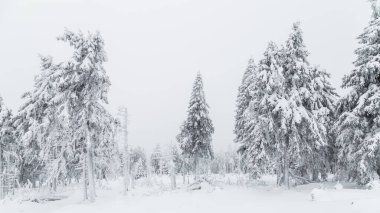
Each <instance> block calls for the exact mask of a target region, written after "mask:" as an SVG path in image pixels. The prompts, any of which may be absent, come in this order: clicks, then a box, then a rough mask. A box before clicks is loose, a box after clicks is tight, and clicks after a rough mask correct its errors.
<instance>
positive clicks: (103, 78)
mask: <svg viewBox="0 0 380 213" xmlns="http://www.w3.org/2000/svg"><path fill="white" fill-rule="evenodd" d="M58 40H60V41H63V42H66V43H68V44H69V45H70V46H71V47H73V49H74V52H73V55H72V57H71V58H70V59H69V60H68V61H66V62H63V63H58V64H54V63H53V62H52V60H50V62H49V63H45V65H44V66H45V69H48V70H50V72H49V81H48V82H50V84H53V87H54V88H55V90H54V97H53V98H52V100H50V103H53V104H54V106H57V108H51V107H50V108H49V110H53V109H54V110H55V116H57V117H58V118H61V119H63V118H64V119H67V125H68V126H69V128H70V131H71V132H70V134H71V137H72V139H71V141H75V147H76V148H77V149H79V150H81V162H82V168H83V172H82V175H83V183H84V197H85V199H87V198H89V199H90V200H91V201H93V200H94V199H95V175H94V168H95V167H96V165H95V163H94V153H95V152H97V151H99V150H96V148H97V147H99V146H104V145H101V143H103V142H107V143H108V142H111V141H112V140H111V137H112V136H113V133H112V132H113V131H114V126H113V124H115V122H114V118H113V117H112V116H111V115H110V114H109V113H108V111H107V110H106V109H105V108H104V106H103V104H106V103H107V93H108V88H109V86H110V81H109V78H108V76H107V74H106V71H105V69H104V67H103V63H104V62H105V61H106V53H105V51H104V41H103V39H102V37H101V36H100V34H99V33H98V32H97V33H95V34H91V33H89V34H88V35H87V36H85V35H83V34H82V33H81V32H79V33H73V32H71V31H68V30H66V31H65V33H64V34H63V35H62V36H60V37H59V38H58ZM36 109H38V107H36ZM86 179H87V180H88V182H89V194H87V184H86Z"/></svg>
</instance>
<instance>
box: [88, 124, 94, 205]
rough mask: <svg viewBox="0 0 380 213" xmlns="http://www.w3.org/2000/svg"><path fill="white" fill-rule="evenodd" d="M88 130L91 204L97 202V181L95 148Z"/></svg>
mask: <svg viewBox="0 0 380 213" xmlns="http://www.w3.org/2000/svg"><path fill="white" fill-rule="evenodd" d="M89 133H90V132H89V129H87V162H88V166H87V168H88V187H89V199H90V201H91V202H94V201H95V179H94V161H93V147H92V143H91V134H89Z"/></svg>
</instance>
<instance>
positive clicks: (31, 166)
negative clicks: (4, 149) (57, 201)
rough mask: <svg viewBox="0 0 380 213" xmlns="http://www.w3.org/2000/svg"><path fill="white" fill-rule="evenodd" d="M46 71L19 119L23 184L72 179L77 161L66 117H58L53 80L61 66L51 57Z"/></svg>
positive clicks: (29, 94) (46, 60)
mask: <svg viewBox="0 0 380 213" xmlns="http://www.w3.org/2000/svg"><path fill="white" fill-rule="evenodd" d="M41 65H42V66H41V68H42V71H41V73H40V74H39V75H37V76H36V78H35V81H34V88H33V89H32V90H31V91H29V92H27V93H25V94H24V95H23V99H24V100H25V103H24V104H23V105H22V106H21V108H20V109H19V111H18V112H17V114H16V116H15V121H14V125H15V127H16V135H17V140H18V142H19V144H20V149H19V153H18V154H19V155H20V159H21V161H20V178H19V180H20V183H22V184H26V183H27V181H30V182H32V183H33V184H35V182H36V181H37V180H38V181H39V182H41V183H47V184H52V186H53V187H54V189H55V186H56V183H57V179H58V178H59V177H60V178H61V180H62V179H64V178H67V179H69V178H68V177H67V176H68V172H67V169H68V168H69V167H70V162H68V161H70V160H73V159H74V157H73V154H74V152H73V146H72V144H70V139H69V136H70V133H69V129H68V125H66V124H65V121H64V120H63V119H64V118H62V117H58V114H57V112H58V111H59V110H58V106H57V105H56V103H55V102H54V100H53V98H54V97H55V94H56V86H55V85H56V84H55V83H54V82H53V81H51V77H52V75H53V73H54V72H55V71H56V70H57V66H54V65H52V61H51V57H41Z"/></svg>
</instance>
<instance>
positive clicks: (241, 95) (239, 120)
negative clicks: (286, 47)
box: [234, 58, 257, 143]
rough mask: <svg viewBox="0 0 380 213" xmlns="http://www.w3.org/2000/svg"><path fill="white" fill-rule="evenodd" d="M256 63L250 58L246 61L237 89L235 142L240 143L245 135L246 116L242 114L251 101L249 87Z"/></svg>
mask: <svg viewBox="0 0 380 213" xmlns="http://www.w3.org/2000/svg"><path fill="white" fill-rule="evenodd" d="M256 69H257V68H256V65H255V62H254V60H253V59H252V58H251V59H249V61H248V66H247V69H246V71H245V72H244V75H243V79H242V82H241V85H240V86H239V89H238V96H237V100H236V114H235V129H234V134H235V140H234V141H235V142H236V143H241V142H242V141H243V140H244V137H245V136H246V133H247V130H246V129H245V127H246V125H245V122H246V117H245V116H244V112H245V111H246V109H247V108H248V106H249V103H250V102H251V99H252V97H251V94H250V90H249V87H250V86H251V84H252V83H253V77H254V75H255V71H256Z"/></svg>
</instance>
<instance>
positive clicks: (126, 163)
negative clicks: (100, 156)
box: [123, 108, 131, 195]
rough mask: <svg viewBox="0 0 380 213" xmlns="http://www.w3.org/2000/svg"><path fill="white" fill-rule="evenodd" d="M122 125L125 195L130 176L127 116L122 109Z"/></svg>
mask: <svg viewBox="0 0 380 213" xmlns="http://www.w3.org/2000/svg"><path fill="white" fill-rule="evenodd" d="M123 116H124V123H123V133H124V135H123V136H124V155H123V156H124V159H123V161H124V168H123V178H124V195H126V194H127V192H128V191H129V185H130V181H131V175H130V162H129V150H128V129H127V122H128V114H127V109H126V108H124V114H123Z"/></svg>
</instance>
